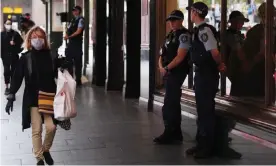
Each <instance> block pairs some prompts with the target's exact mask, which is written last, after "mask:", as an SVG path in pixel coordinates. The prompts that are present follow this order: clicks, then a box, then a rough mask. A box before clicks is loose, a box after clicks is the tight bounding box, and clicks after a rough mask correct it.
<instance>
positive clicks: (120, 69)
mask: <svg viewBox="0 0 276 166" xmlns="http://www.w3.org/2000/svg"><path fill="white" fill-rule="evenodd" d="M123 19H124V0H110V1H109V27H108V29H109V39H108V42H109V58H108V59H109V60H108V79H107V86H106V90H108V91H122V88H123V85H124V57H123Z"/></svg>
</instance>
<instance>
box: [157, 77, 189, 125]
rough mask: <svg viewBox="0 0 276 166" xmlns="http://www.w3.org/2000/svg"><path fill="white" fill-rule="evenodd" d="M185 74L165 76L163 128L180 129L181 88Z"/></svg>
mask: <svg viewBox="0 0 276 166" xmlns="http://www.w3.org/2000/svg"><path fill="white" fill-rule="evenodd" d="M186 76H187V74H184V73H181V74H175V73H169V74H168V75H167V76H166V78H165V79H166V82H165V88H166V94H165V99H164V105H163V107H162V113H163V120H164V124H165V128H167V129H168V128H180V125H181V119H182V118H181V105H180V100H181V94H182V90H181V86H182V84H183V82H184V80H185V78H186Z"/></svg>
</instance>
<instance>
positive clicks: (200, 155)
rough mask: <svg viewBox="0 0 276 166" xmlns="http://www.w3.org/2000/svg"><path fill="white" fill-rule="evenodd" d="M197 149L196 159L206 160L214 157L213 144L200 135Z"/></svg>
mask: <svg viewBox="0 0 276 166" xmlns="http://www.w3.org/2000/svg"><path fill="white" fill-rule="evenodd" d="M197 139H198V141H197V148H196V149H195V152H194V154H193V156H194V158H196V159H205V158H210V157H212V156H213V143H212V141H211V140H210V139H208V137H205V136H200V135H198V138H197Z"/></svg>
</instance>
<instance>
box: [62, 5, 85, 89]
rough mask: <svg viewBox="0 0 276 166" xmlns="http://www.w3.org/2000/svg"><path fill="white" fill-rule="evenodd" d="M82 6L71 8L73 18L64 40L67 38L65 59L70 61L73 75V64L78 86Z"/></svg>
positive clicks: (82, 23) (80, 71) (82, 20)
mask: <svg viewBox="0 0 276 166" xmlns="http://www.w3.org/2000/svg"><path fill="white" fill-rule="evenodd" d="M81 11H82V8H81V7H80V6H75V7H74V8H73V10H72V12H73V15H74V18H73V19H72V20H71V22H70V24H69V26H68V29H67V32H66V35H65V37H64V39H65V40H69V43H68V45H67V48H66V50H65V54H66V59H67V60H68V61H70V62H71V64H72V65H71V67H70V69H69V72H70V74H71V75H72V76H73V66H75V76H76V82H77V85H78V86H81V85H82V82H81V76H82V53H83V52H82V39H83V29H84V18H83V17H82V16H81V15H80V14H81Z"/></svg>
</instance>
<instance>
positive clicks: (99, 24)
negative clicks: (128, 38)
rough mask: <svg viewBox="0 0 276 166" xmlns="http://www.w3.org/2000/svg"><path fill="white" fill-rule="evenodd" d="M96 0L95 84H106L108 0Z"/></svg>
mask: <svg viewBox="0 0 276 166" xmlns="http://www.w3.org/2000/svg"><path fill="white" fill-rule="evenodd" d="M94 1H96V32H95V34H96V43H95V55H94V56H95V64H94V65H95V71H93V72H95V75H94V74H93V75H94V77H95V78H93V79H95V84H96V85H97V86H105V79H106V0H94Z"/></svg>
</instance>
